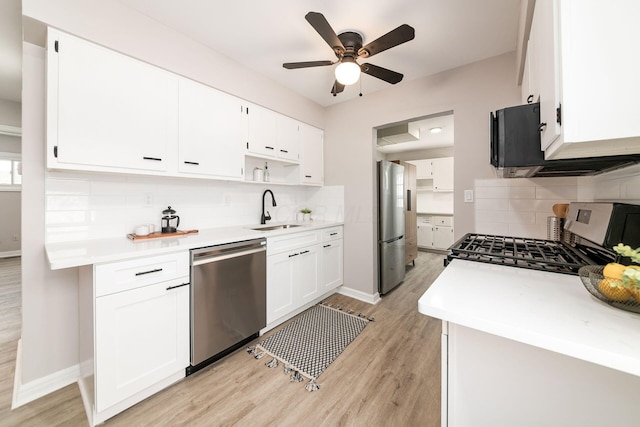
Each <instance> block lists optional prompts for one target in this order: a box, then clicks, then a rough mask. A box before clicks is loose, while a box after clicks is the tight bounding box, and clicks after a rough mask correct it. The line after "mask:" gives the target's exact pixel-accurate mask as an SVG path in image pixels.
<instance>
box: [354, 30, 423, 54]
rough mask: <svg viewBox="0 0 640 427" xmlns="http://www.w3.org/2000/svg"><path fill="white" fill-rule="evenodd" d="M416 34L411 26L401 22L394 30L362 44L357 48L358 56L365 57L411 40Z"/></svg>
mask: <svg viewBox="0 0 640 427" xmlns="http://www.w3.org/2000/svg"><path fill="white" fill-rule="evenodd" d="M415 36H416V32H415V30H414V29H413V27H411V26H409V25H407V24H402V25H400V26H399V27H398V28H396V29H395V30H391V31H389V32H388V33H387V34H385V35H384V36H382V37H379V38H377V39H375V40H374V41H372V42H371V43H369V44H367V45H366V46H363V47H361V48H360V50H358V56H361V57H363V58H367V57H370V56H373V55H375V54H377V53H380V52H382V51H385V50H387V49H391V48H392V47H395V46H398V45H399V44H402V43H406V42H408V41H409V40H413V39H414V37H415Z"/></svg>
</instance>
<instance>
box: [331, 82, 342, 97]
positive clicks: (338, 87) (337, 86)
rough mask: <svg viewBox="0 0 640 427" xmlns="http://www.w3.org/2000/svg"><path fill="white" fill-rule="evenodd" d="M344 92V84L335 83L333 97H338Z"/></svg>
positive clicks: (332, 91) (332, 89)
mask: <svg viewBox="0 0 640 427" xmlns="http://www.w3.org/2000/svg"><path fill="white" fill-rule="evenodd" d="M343 90H344V85H343V84H342V83H340V82H338V81H337V80H336V81H335V82H333V87H332V88H331V93H332V94H333V96H336V95H337V94H339V93H340V92H342V91H343Z"/></svg>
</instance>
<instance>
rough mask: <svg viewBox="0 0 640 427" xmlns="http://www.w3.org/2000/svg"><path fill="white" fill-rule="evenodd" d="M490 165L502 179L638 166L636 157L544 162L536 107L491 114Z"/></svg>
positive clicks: (537, 107)
mask: <svg viewBox="0 0 640 427" xmlns="http://www.w3.org/2000/svg"><path fill="white" fill-rule="evenodd" d="M490 119H491V164H492V165H493V166H494V167H495V168H496V171H497V173H498V176H500V177H503V178H531V177H554V176H586V175H597V174H600V173H604V172H608V171H611V170H614V169H618V168H622V167H626V166H630V165H632V164H635V163H640V154H627V155H618V156H604V157H586V158H579V159H560V160H545V158H544V152H543V151H542V150H541V149H540V147H541V146H540V132H539V131H538V128H539V126H540V104H539V103H533V104H525V105H518V106H515V107H509V108H503V109H501V110H497V111H496V112H495V114H494V113H491V116H490Z"/></svg>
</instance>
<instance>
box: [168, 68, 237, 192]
mask: <svg viewBox="0 0 640 427" xmlns="http://www.w3.org/2000/svg"><path fill="white" fill-rule="evenodd" d="M179 100H180V104H179V124H178V135H179V154H178V160H179V164H178V170H179V171H180V172H182V173H188V174H196V175H208V176H216V177H223V178H236V179H240V178H242V176H243V174H242V168H243V167H244V152H243V146H242V144H243V142H242V123H241V120H242V112H241V108H242V105H241V103H240V100H239V99H238V98H235V97H233V96H230V95H227V94H225V93H222V92H220V91H217V90H215V89H213V88H210V87H207V86H205V85H201V84H199V83H196V82H193V81H191V80H187V79H181V80H180V95H179Z"/></svg>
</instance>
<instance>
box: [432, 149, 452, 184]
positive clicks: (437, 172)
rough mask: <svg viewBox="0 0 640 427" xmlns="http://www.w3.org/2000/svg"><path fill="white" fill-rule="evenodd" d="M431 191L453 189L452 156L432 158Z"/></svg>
mask: <svg viewBox="0 0 640 427" xmlns="http://www.w3.org/2000/svg"><path fill="white" fill-rule="evenodd" d="M432 165H433V191H453V157H440V158H437V159H433V160H432Z"/></svg>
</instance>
